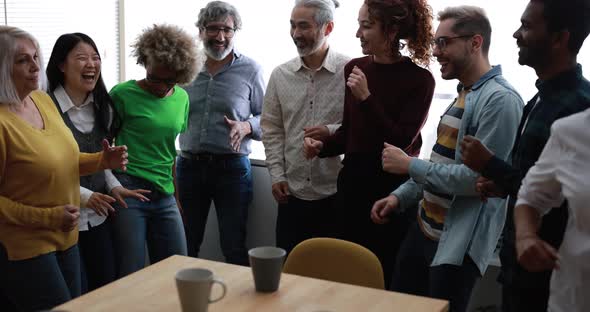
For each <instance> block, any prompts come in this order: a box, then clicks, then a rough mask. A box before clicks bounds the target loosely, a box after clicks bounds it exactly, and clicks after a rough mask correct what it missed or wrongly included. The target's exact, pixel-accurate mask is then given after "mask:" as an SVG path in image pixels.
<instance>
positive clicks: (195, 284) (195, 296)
mask: <svg viewBox="0 0 590 312" xmlns="http://www.w3.org/2000/svg"><path fill="white" fill-rule="evenodd" d="M175 279H176V288H177V289H178V296H179V297H180V305H181V306H182V311H184V312H189V311H190V312H207V309H208V308H209V304H210V303H214V302H217V301H219V300H221V299H222V298H223V297H225V292H226V286H225V283H223V282H222V281H221V280H219V279H218V278H216V277H215V276H213V272H211V271H210V270H207V269H201V268H189V269H182V270H180V271H178V272H177V273H176V277H175ZM214 283H217V284H219V285H221V288H222V289H223V291H222V294H221V295H220V296H219V297H218V298H215V299H211V288H212V286H213V284H214Z"/></svg>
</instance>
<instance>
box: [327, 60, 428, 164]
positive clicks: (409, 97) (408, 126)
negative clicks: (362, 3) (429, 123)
mask: <svg viewBox="0 0 590 312" xmlns="http://www.w3.org/2000/svg"><path fill="white" fill-rule="evenodd" d="M354 66H357V67H358V68H360V69H361V70H362V71H363V73H364V74H365V76H366V77H367V84H368V87H369V91H370V93H371V95H370V96H369V97H368V98H367V99H366V100H364V101H360V100H358V99H356V98H355V97H354V95H353V94H352V92H351V90H350V88H349V87H346V91H345V100H344V116H343V120H342V126H341V127H340V128H339V129H338V130H337V131H336V132H335V133H334V134H333V135H331V136H329V137H328V138H326V139H325V140H324V147H323V149H322V151H321V153H320V157H330V156H335V155H340V154H343V153H345V154H349V153H362V154H373V153H376V154H378V155H381V151H382V150H383V142H387V143H389V144H392V145H395V146H397V147H399V148H401V149H403V150H404V151H405V152H406V153H407V154H408V155H410V156H418V154H419V153H420V147H421V145H422V138H421V137H420V130H421V129H422V126H423V125H424V123H425V122H426V117H427V115H428V109H429V108H430V102H431V101H432V96H433V94H434V78H433V77H432V74H431V73H430V72H429V71H428V70H426V69H424V68H421V67H419V66H417V65H416V64H414V63H413V62H412V61H411V60H410V59H409V58H404V59H403V60H401V61H399V62H396V63H394V64H380V63H375V62H373V58H372V56H366V57H362V58H357V59H353V60H351V61H350V62H349V63H348V64H346V67H345V70H344V73H345V79H347V78H348V76H349V75H350V73H351V72H352V69H353V67H354Z"/></svg>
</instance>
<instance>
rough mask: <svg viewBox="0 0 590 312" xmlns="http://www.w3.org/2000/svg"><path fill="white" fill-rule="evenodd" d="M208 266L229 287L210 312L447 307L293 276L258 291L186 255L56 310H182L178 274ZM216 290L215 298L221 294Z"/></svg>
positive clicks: (237, 273)
mask: <svg viewBox="0 0 590 312" xmlns="http://www.w3.org/2000/svg"><path fill="white" fill-rule="evenodd" d="M190 267H201V268H207V269H209V270H211V271H213V272H214V274H215V275H216V276H217V277H219V278H221V279H222V280H223V281H224V282H225V283H226V285H227V294H226V296H225V298H223V299H222V300H221V301H219V302H217V303H213V304H211V305H209V311H211V312H216V311H230V312H233V311H277V312H282V311H295V312H320V311H325V312H327V311H331V312H340V311H354V312H358V311H361V312H366V311H408V312H422V311H424V312H426V311H428V312H435V311H436V312H444V311H447V310H448V303H447V302H446V301H444V300H436V299H431V298H425V297H418V296H411V295H406V294H400V293H395V292H390V291H385V290H378V289H372V288H366V287H360V286H354V285H348V284H341V283H336V282H331V281H325V280H320V279H314V278H308V277H303V276H297V275H292V274H283V275H282V277H281V284H280V287H279V290H278V291H277V292H274V293H257V292H256V291H255V290H254V281H253V280H252V272H251V271H250V268H248V267H242V266H237V265H231V264H227V263H222V262H214V261H209V260H203V259H196V258H189V257H183V256H172V257H170V258H168V259H165V260H163V261H161V262H158V263H156V264H154V265H151V266H149V267H147V268H145V269H143V270H141V271H139V272H136V273H133V274H131V275H129V276H127V277H125V278H122V279H120V280H117V281H115V282H113V283H111V284H108V285H106V286H104V287H102V288H99V289H97V290H95V291H92V292H90V293H88V294H86V295H84V296H82V297H79V298H76V299H74V300H72V301H69V302H67V303H65V304H63V305H61V306H58V307H56V308H55V309H56V310H67V311H85V312H86V311H89V312H90V311H109V312H110V311H180V310H181V309H180V301H179V299H178V294H177V292H176V284H175V281H174V275H175V274H176V272H177V271H178V270H180V269H183V268H190ZM218 288H219V286H218V285H214V287H213V294H212V295H213V297H216V296H217V295H218V294H219V292H221V290H219V289H218Z"/></svg>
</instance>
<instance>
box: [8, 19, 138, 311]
mask: <svg viewBox="0 0 590 312" xmlns="http://www.w3.org/2000/svg"><path fill="white" fill-rule="evenodd" d="M0 46H1V47H2V49H0V276H1V277H2V278H0V293H1V294H2V297H3V298H2V299H4V297H6V298H7V299H8V301H10V303H9V304H10V305H12V306H11V307H9V309H14V310H18V311H37V310H41V309H50V308H52V307H54V306H56V305H58V304H61V303H64V302H66V301H68V300H70V299H72V298H74V297H77V296H79V295H80V259H79V255H78V254H79V253H78V247H77V245H76V243H77V241H78V219H79V217H80V208H79V206H80V179H79V177H80V175H88V174H92V173H94V172H97V171H99V170H104V169H115V168H123V170H125V165H126V163H127V159H126V158H127V152H126V147H125V146H121V147H116V148H113V147H109V145H108V142H107V141H106V140H103V142H102V148H103V151H102V152H99V153H93V154H86V153H80V152H79V147H78V144H77V143H76V141H75V140H74V137H73V136H72V133H71V132H70V129H69V128H68V127H67V126H66V125H65V124H64V122H63V120H62V118H61V115H60V113H59V112H58V110H57V108H56V106H55V104H54V103H53V101H52V100H51V98H50V97H49V96H48V95H47V94H46V93H44V92H43V91H40V90H39V84H40V82H41V81H42V80H43V78H42V77H43V75H42V72H41V71H40V69H41V68H42V66H43V65H42V61H41V60H42V58H41V50H40V49H39V44H38V43H37V40H35V38H33V36H31V35H30V34H29V33H27V32H25V31H23V30H21V29H18V28H16V27H10V26H0ZM3 308H6V307H4V306H3Z"/></svg>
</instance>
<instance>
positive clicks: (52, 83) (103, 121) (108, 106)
mask: <svg viewBox="0 0 590 312" xmlns="http://www.w3.org/2000/svg"><path fill="white" fill-rule="evenodd" d="M80 42H83V43H86V44H89V45H90V46H91V47H92V48H93V49H94V51H95V52H96V53H97V54H98V57H99V58H100V53H99V52H98V48H97V47H96V44H95V43H94V41H93V40H92V38H90V37H89V36H88V35H85V34H83V33H71V34H64V35H61V36H60V37H59V38H57V41H56V42H55V45H54V46H53V50H52V51H51V57H50V58H49V62H48V63H47V69H46V74H47V80H48V83H49V92H53V91H55V89H56V88H57V87H58V86H60V85H61V86H64V83H65V77H64V73H63V72H62V71H61V69H60V67H61V65H62V64H63V63H64V62H65V61H66V58H67V57H68V54H69V53H70V52H71V51H72V50H73V49H74V48H75V47H76V45H78V43H80ZM92 95H93V96H94V112H95V119H94V122H95V125H96V126H99V127H101V128H102V129H103V130H104V131H105V132H106V133H107V139H108V140H109V142H111V143H112V139H113V138H114V137H115V136H116V135H117V132H118V130H119V125H120V122H119V118H118V115H117V112H116V111H115V109H114V107H113V100H112V99H111V96H110V95H109V93H108V91H107V88H106V86H105V84H104V81H103V80H102V74H101V73H99V77H98V81H97V82H96V86H95V87H94V90H92ZM56 104H57V103H56ZM111 114H112V121H111ZM109 121H111V123H110V125H109Z"/></svg>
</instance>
